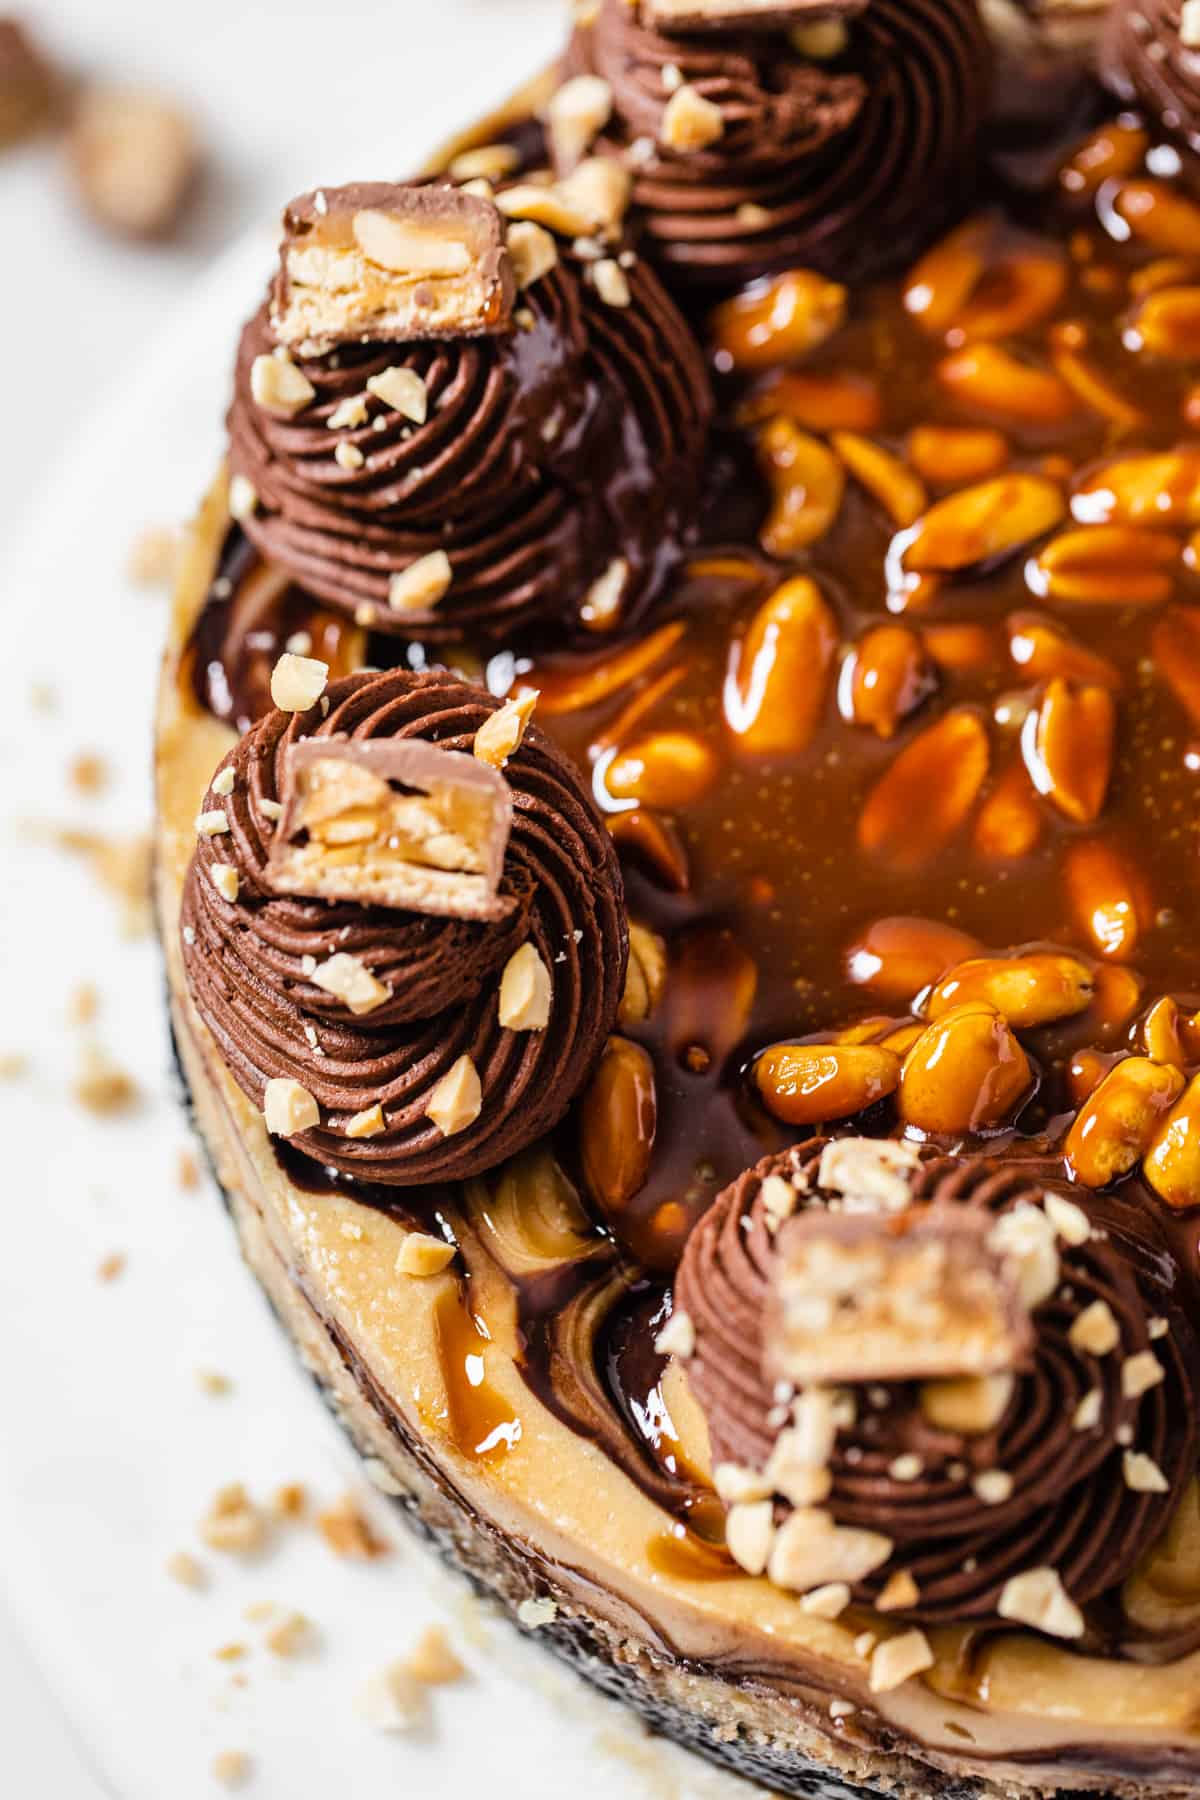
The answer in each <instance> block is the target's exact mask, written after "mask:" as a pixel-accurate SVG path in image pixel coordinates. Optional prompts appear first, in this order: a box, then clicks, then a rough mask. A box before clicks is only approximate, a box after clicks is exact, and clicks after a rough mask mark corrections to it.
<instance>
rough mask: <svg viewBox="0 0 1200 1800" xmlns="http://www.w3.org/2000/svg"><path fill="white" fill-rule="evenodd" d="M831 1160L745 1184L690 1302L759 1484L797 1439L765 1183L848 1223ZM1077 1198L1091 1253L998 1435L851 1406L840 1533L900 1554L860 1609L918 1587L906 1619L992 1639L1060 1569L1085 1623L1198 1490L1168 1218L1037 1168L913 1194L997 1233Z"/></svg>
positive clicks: (704, 1252) (741, 1454)
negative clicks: (1144, 1472) (772, 1289)
mask: <svg viewBox="0 0 1200 1800" xmlns="http://www.w3.org/2000/svg"><path fill="white" fill-rule="evenodd" d="M826 1142H827V1140H820V1139H819V1140H815V1141H814V1142H812V1143H809V1144H805V1145H803V1146H801V1147H799V1148H797V1149H795V1150H791V1151H787V1152H785V1153H783V1154H781V1155H777V1156H773V1157H768V1158H766V1159H764V1160H763V1161H762V1162H760V1163H759V1164H757V1166H756V1167H755V1168H753V1169H750V1170H747V1171H746V1173H745V1174H743V1175H742V1176H740V1177H739V1178H738V1179H737V1180H736V1181H735V1182H733V1183H732V1184H731V1185H730V1187H728V1188H727V1189H726V1190H725V1192H724V1193H723V1194H722V1195H721V1196H720V1198H719V1199H718V1200H717V1202H716V1204H715V1205H714V1206H713V1208H712V1210H711V1211H710V1212H709V1213H708V1214H706V1216H705V1217H704V1218H703V1219H702V1220H701V1222H700V1224H699V1225H698V1226H697V1227H696V1229H695V1231H694V1232H693V1234H692V1236H691V1238H690V1240H689V1242H688V1246H687V1249H686V1251H685V1254H684V1258H683V1262H682V1264H681V1266H680V1269H679V1274H678V1277H677V1280H676V1284H675V1292H674V1298H675V1306H676V1309H677V1310H680V1311H683V1312H685V1313H686V1315H687V1317H688V1318H689V1319H690V1320H691V1321H692V1325H693V1327H694V1331H695V1349H694V1353H693V1354H692V1355H691V1357H690V1358H689V1359H688V1361H687V1362H686V1365H685V1366H686V1370H687V1378H688V1383H689V1386H690V1388H691V1390H692V1392H693V1394H694V1395H695V1396H696V1398H697V1399H698V1401H699V1402H700V1404H701V1406H702V1407H703V1409H704V1412H705V1414H706V1416H707V1420H708V1427H709V1434H710V1439H711V1445H712V1457H713V1463H714V1465H719V1464H721V1463H731V1464H737V1465H741V1466H743V1467H745V1468H748V1469H752V1470H761V1469H762V1468H763V1467H764V1465H765V1464H766V1463H767V1461H768V1459H769V1457H770V1455H771V1451H772V1449H773V1447H774V1446H775V1443H776V1440H777V1439H778V1437H779V1433H780V1429H781V1425H782V1424H784V1423H786V1418H785V1419H783V1420H781V1418H780V1416H779V1415H780V1408H779V1404H778V1396H777V1394H776V1393H775V1392H774V1390H773V1387H772V1384H771V1382H770V1381H769V1380H768V1379H767V1377H766V1375H765V1374H764V1370H763V1352H764V1313H765V1307H766V1301H767V1294H768V1289H769V1286H770V1282H771V1275H772V1269H773V1266H774V1264H775V1261H776V1258H777V1257H778V1255H779V1254H780V1232H781V1231H786V1229H787V1226H786V1224H783V1225H782V1226H781V1225H780V1222H779V1220H778V1219H777V1218H772V1216H771V1210H770V1206H769V1204H768V1203H767V1201H766V1200H765V1199H764V1192H763V1184H764V1182H765V1181H766V1180H767V1179H768V1177H770V1176H782V1177H783V1178H784V1180H786V1181H787V1182H788V1183H789V1184H790V1183H792V1182H793V1181H795V1184H796V1187H797V1189H798V1192H797V1194H796V1204H797V1206H798V1207H799V1208H800V1209H801V1211H804V1212H807V1210H808V1209H810V1208H823V1207H829V1206H830V1205H831V1204H832V1205H833V1206H834V1207H835V1208H836V1207H840V1206H843V1205H845V1204H846V1202H845V1201H844V1200H843V1199H842V1197H841V1196H840V1195H839V1194H837V1193H836V1192H834V1191H832V1190H831V1189H825V1188H822V1187H821V1186H820V1184H819V1176H818V1171H819V1169H820V1167H821V1159H822V1152H823V1150H824V1148H825V1144H826ZM1068 1192H1069V1193H1070V1195H1071V1198H1072V1200H1073V1201H1075V1202H1076V1203H1077V1204H1082V1205H1083V1206H1085V1207H1086V1209H1087V1216H1088V1218H1089V1220H1090V1223H1091V1226H1092V1235H1091V1236H1090V1237H1088V1238H1087V1239H1086V1240H1085V1241H1084V1242H1082V1243H1078V1242H1065V1241H1062V1240H1061V1239H1060V1240H1059V1242H1058V1245H1057V1251H1058V1257H1059V1280H1058V1281H1057V1282H1056V1283H1055V1286H1054V1291H1053V1292H1052V1293H1051V1294H1050V1296H1049V1297H1048V1298H1047V1299H1045V1300H1044V1301H1043V1302H1042V1303H1040V1304H1039V1305H1037V1306H1036V1308H1035V1309H1034V1311H1033V1318H1032V1324H1033V1327H1034V1344H1033V1351H1032V1355H1031V1356H1030V1357H1029V1358H1028V1359H1027V1366H1026V1367H1023V1368H1020V1369H1018V1370H1017V1371H1016V1372H1015V1379H1014V1380H1013V1382H1012V1385H1011V1390H1010V1392H1009V1395H1008V1398H1007V1401H1006V1403H1004V1404H1003V1409H1002V1411H1000V1413H999V1416H998V1417H997V1418H995V1420H994V1422H992V1423H990V1424H989V1425H988V1427H987V1429H984V1430H981V1431H979V1432H977V1433H971V1434H965V1433H962V1432H957V1431H952V1430H947V1429H946V1428H945V1427H944V1426H939V1425H936V1424H934V1423H932V1422H931V1420H930V1419H929V1418H928V1417H926V1416H925V1414H924V1412H923V1410H922V1406H921V1399H920V1389H919V1387H918V1385H917V1384H915V1383H912V1382H907V1383H887V1384H883V1385H880V1384H877V1383H873V1384H871V1385H870V1386H869V1387H868V1388H866V1389H858V1388H852V1389H851V1390H850V1391H851V1395H852V1398H853V1402H854V1405H853V1418H852V1420H848V1421H847V1422H844V1423H843V1424H842V1426H841V1428H840V1429H839V1431H838V1434H837V1437H836V1440H835V1443H834V1448H833V1453H832V1458H831V1461H830V1465H829V1471H830V1475H831V1477H832V1483H831V1487H830V1492H829V1496H828V1499H827V1501H826V1502H824V1504H825V1506H826V1507H827V1509H828V1511H829V1512H830V1513H831V1514H832V1516H833V1518H834V1519H835V1520H836V1521H837V1523H838V1524H839V1525H843V1526H849V1527H859V1528H865V1529H867V1530H870V1531H872V1532H879V1533H882V1534H884V1536H885V1537H886V1538H888V1539H889V1540H890V1541H891V1543H892V1545H893V1551H892V1554H891V1556H890V1558H889V1559H888V1560H887V1561H886V1563H884V1564H883V1566H882V1567H881V1568H879V1569H878V1570H877V1571H876V1572H875V1573H873V1574H872V1575H870V1576H869V1577H868V1578H866V1579H865V1580H863V1581H861V1582H859V1583H857V1584H856V1585H855V1587H854V1594H855V1597H856V1598H857V1599H860V1600H862V1601H867V1602H870V1601H874V1600H877V1599H878V1598H879V1596H880V1594H881V1592H882V1591H883V1589H884V1587H885V1585H886V1583H887V1582H888V1580H889V1579H890V1578H893V1577H894V1576H895V1575H896V1573H897V1571H899V1570H903V1571H905V1572H907V1574H909V1575H911V1577H912V1579H913V1581H914V1582H915V1584H916V1587H915V1597H913V1596H912V1594H911V1591H910V1600H909V1604H907V1605H905V1606H903V1607H900V1608H897V1609H896V1610H898V1611H901V1612H903V1613H904V1615H905V1616H908V1617H910V1618H912V1619H913V1620H914V1621H918V1622H920V1623H923V1624H944V1623H951V1622H959V1623H962V1622H966V1621H987V1620H992V1619H995V1618H996V1616H997V1613H998V1609H999V1603H1000V1599H1001V1594H1002V1590H1003V1588H1004V1585H1005V1583H1006V1582H1007V1581H1008V1580H1009V1579H1010V1578H1012V1577H1014V1576H1017V1575H1019V1574H1020V1573H1021V1572H1022V1571H1025V1570H1028V1569H1031V1568H1035V1567H1047V1568H1053V1569H1055V1570H1056V1571H1057V1572H1058V1575H1059V1577H1060V1578H1061V1581H1062V1584H1063V1587H1064V1588H1065V1590H1066V1592H1067V1594H1068V1595H1069V1596H1070V1598H1071V1600H1072V1601H1074V1602H1075V1603H1076V1604H1077V1605H1079V1606H1081V1607H1082V1606H1085V1605H1087V1604H1088V1603H1089V1602H1090V1601H1093V1600H1095V1599H1096V1598H1097V1597H1098V1596H1100V1595H1101V1594H1104V1593H1107V1592H1109V1591H1111V1590H1113V1589H1114V1588H1117V1587H1118V1586H1119V1584H1120V1583H1121V1582H1122V1581H1123V1580H1124V1579H1125V1577H1126V1576H1127V1575H1128V1574H1129V1573H1130V1572H1131V1571H1132V1570H1133V1568H1134V1567H1135V1565H1136V1564H1137V1562H1138V1560H1139V1558H1140V1557H1141V1556H1142V1555H1143V1554H1144V1552H1145V1551H1146V1550H1147V1548H1148V1547H1149V1546H1150V1545H1151V1544H1152V1543H1153V1542H1154V1540H1155V1538H1156V1537H1157V1536H1158V1535H1159V1534H1160V1533H1161V1531H1162V1530H1163V1528H1164V1526H1165V1524H1166V1521H1167V1519H1168V1517H1169V1516H1170V1514H1171V1512H1172V1510H1173V1508H1174V1506H1175V1505H1176V1503H1177V1501H1178V1500H1179V1497H1180V1495H1181V1493H1182V1491H1183V1488H1184V1486H1185V1485H1186V1483H1187V1481H1188V1479H1189V1478H1190V1477H1191V1475H1192V1474H1193V1472H1194V1466H1195V1460H1196V1409H1197V1403H1198V1401H1200V1346H1198V1345H1197V1341H1196V1338H1195V1335H1194V1333H1193V1330H1192V1327H1191V1325H1190V1323H1189V1322H1188V1319H1187V1318H1186V1316H1185V1315H1184V1313H1183V1312H1182V1311H1181V1310H1180V1307H1179V1305H1178V1302H1177V1299H1176V1296H1175V1292H1174V1276H1173V1272H1172V1266H1171V1262H1170V1258H1169V1256H1168V1255H1167V1252H1166V1247H1165V1244H1164V1242H1163V1241H1161V1240H1160V1237H1159V1234H1158V1231H1157V1227H1156V1225H1155V1222H1154V1219H1153V1216H1152V1215H1150V1214H1149V1213H1142V1212H1137V1211H1134V1210H1133V1209H1129V1208H1121V1207H1120V1206H1119V1204H1118V1203H1113V1202H1106V1201H1105V1200H1104V1199H1102V1198H1099V1197H1097V1196H1095V1195H1087V1194H1081V1193H1080V1191H1079V1190H1077V1189H1067V1188H1066V1187H1065V1186H1064V1185H1063V1184H1061V1183H1058V1184H1056V1183H1054V1182H1053V1181H1047V1180H1042V1179H1041V1178H1040V1175H1039V1172H1038V1170H1037V1169H1036V1168H1035V1167H1033V1166H1032V1165H1031V1164H1030V1163H1029V1162H1027V1161H1022V1162H1020V1163H1016V1162H1003V1161H999V1160H997V1159H993V1158H988V1157H964V1158H961V1159H955V1158H951V1157H944V1156H932V1157H931V1158H930V1159H929V1160H927V1161H924V1162H922V1163H921V1164H920V1166H919V1167H918V1168H916V1169H914V1171H913V1174H912V1177H911V1201H912V1204H913V1205H917V1206H921V1205H926V1206H928V1207H930V1208H933V1209H938V1208H955V1207H969V1208H982V1209H985V1210H986V1211H988V1212H989V1213H991V1214H994V1215H996V1216H997V1218H999V1217H1002V1216H1004V1215H1006V1214H1011V1213H1013V1212H1014V1211H1016V1210H1017V1209H1020V1208H1023V1207H1036V1206H1039V1205H1040V1204H1042V1203H1043V1201H1044V1199H1045V1196H1046V1195H1047V1194H1048V1193H1051V1194H1053V1193H1058V1194H1060V1195H1063V1196H1065V1195H1066V1194H1067V1193H1068ZM1100 1302H1102V1303H1103V1305H1104V1307H1106V1308H1107V1309H1108V1312H1109V1313H1110V1314H1111V1316H1112V1319H1113V1321H1115V1332H1114V1333H1113V1342H1112V1343H1111V1345H1110V1346H1109V1347H1108V1348H1107V1349H1106V1350H1104V1351H1103V1353H1101V1354H1096V1353H1094V1352H1091V1351H1088V1350H1086V1349H1084V1348H1082V1347H1081V1346H1080V1344H1079V1343H1078V1342H1076V1341H1073V1339H1072V1328H1073V1327H1075V1326H1076V1325H1077V1322H1078V1321H1079V1319H1080V1318H1081V1316H1082V1315H1083V1314H1084V1313H1085V1312H1086V1311H1087V1309H1089V1308H1094V1307H1096V1306H1097V1303H1100ZM1168 1327H1169V1328H1168ZM1148 1351H1149V1352H1151V1353H1152V1355H1153V1357H1154V1358H1155V1359H1156V1364H1157V1368H1158V1369H1160V1370H1161V1376H1159V1375H1158V1374H1156V1372H1155V1366H1154V1365H1152V1364H1151V1363H1149V1362H1148V1361H1146V1353H1147V1352H1148ZM1135 1357H1136V1358H1139V1359H1140V1361H1139V1362H1138V1363H1136V1364H1134V1365H1133V1366H1134V1368H1135V1369H1146V1370H1148V1371H1149V1373H1150V1376H1151V1379H1152V1381H1153V1385H1150V1386H1148V1387H1147V1388H1145V1390H1144V1391H1139V1390H1140V1384H1139V1383H1138V1382H1137V1381H1132V1382H1131V1381H1130V1380H1129V1378H1128V1377H1126V1376H1125V1375H1124V1373H1123V1371H1124V1370H1125V1369H1126V1368H1128V1367H1129V1366H1130V1360H1131V1359H1132V1358H1135ZM1092 1395H1098V1396H1099V1398H1098V1399H1089V1398H1088V1397H1089V1396H1092ZM1081 1408H1082V1411H1081ZM786 1411H787V1409H786V1407H784V1408H783V1412H784V1414H785V1415H786ZM1131 1456H1132V1457H1142V1456H1144V1457H1148V1458H1149V1459H1150V1462H1151V1463H1152V1464H1153V1467H1154V1470H1155V1471H1156V1473H1155V1474H1154V1475H1152V1476H1151V1477H1150V1478H1149V1481H1148V1482H1147V1483H1146V1484H1145V1485H1143V1484H1142V1483H1141V1481H1140V1478H1139V1476H1138V1473H1137V1471H1138V1470H1139V1468H1140V1469H1144V1468H1145V1466H1146V1465H1145V1464H1142V1463H1139V1462H1135V1463H1133V1464H1132V1465H1131V1464H1130V1462H1129V1460H1128V1459H1129V1458H1130V1457H1131ZM997 1470H998V1471H1001V1472H1002V1474H1003V1476H1004V1477H1005V1478H1006V1479H1004V1480H1002V1482H1001V1483H1000V1484H999V1486H998V1488H993V1489H991V1490H989V1488H988V1486H987V1483H986V1480H982V1481H981V1479H980V1478H981V1477H984V1476H986V1473H987V1472H988V1471H997ZM1131 1482H1132V1484H1131ZM996 1494H998V1495H999V1496H1000V1497H998V1498H995V1497H990V1498H983V1497H981V1496H989V1495H992V1496H994V1495H996ZM1092 1629H1093V1631H1094V1632H1096V1633H1097V1634H1099V1633H1100V1632H1102V1631H1103V1630H1104V1625H1103V1623H1102V1622H1095V1623H1093V1626H1092Z"/></svg>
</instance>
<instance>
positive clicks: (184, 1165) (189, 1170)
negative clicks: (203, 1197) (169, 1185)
mask: <svg viewBox="0 0 1200 1800" xmlns="http://www.w3.org/2000/svg"><path fill="white" fill-rule="evenodd" d="M175 1180H176V1181H177V1182H178V1184H179V1186H180V1187H181V1188H182V1189H183V1190H184V1192H185V1193H191V1192H192V1190H193V1189H195V1188H198V1187H199V1186H200V1165H199V1163H198V1162H197V1161H196V1158H195V1157H194V1156H193V1154H192V1152H191V1151H190V1150H181V1151H180V1152H179V1155H178V1157H177V1158H176V1162H175Z"/></svg>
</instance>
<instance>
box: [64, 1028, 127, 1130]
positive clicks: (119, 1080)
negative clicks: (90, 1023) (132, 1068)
mask: <svg viewBox="0 0 1200 1800" xmlns="http://www.w3.org/2000/svg"><path fill="white" fill-rule="evenodd" d="M73 1092H74V1095H75V1098H76V1100H77V1101H78V1102H79V1104H80V1106H83V1107H86V1108H87V1110H88V1112H90V1113H95V1114H96V1116H97V1117H98V1118H113V1117H115V1116H116V1115H117V1114H118V1113H126V1112H130V1111H132V1109H133V1108H134V1107H135V1106H137V1105H138V1103H139V1101H140V1099H141V1095H140V1093H139V1092H138V1087H137V1083H136V1082H135V1081H134V1079H133V1077H132V1076H131V1075H127V1074H126V1073H125V1071H124V1069H122V1068H120V1067H118V1065H117V1064H116V1063H115V1062H114V1061H113V1059H112V1058H111V1057H110V1056H109V1054H108V1052H107V1051H106V1050H102V1049H101V1048H100V1046H99V1045H98V1044H94V1043H87V1044H85V1045H84V1046H83V1053H82V1056H81V1059H80V1070H79V1074H78V1075H77V1076H76V1078H75V1086H74V1089H73Z"/></svg>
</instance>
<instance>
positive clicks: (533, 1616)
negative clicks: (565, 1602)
mask: <svg viewBox="0 0 1200 1800" xmlns="http://www.w3.org/2000/svg"><path fill="white" fill-rule="evenodd" d="M557 1617H558V1602H557V1601H556V1600H551V1599H549V1598H548V1597H547V1598H545V1599H537V1600H522V1602H521V1604H520V1606H518V1608H517V1621H518V1623H519V1624H521V1625H524V1626H525V1628H526V1630H528V1631H537V1630H538V1628H539V1627H540V1626H542V1625H553V1623H554V1621H555V1619H557Z"/></svg>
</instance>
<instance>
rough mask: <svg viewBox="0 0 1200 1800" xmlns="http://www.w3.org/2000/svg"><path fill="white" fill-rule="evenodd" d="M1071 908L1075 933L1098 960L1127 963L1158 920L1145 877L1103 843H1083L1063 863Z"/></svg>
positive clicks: (1089, 840) (1097, 840) (1093, 840)
mask: <svg viewBox="0 0 1200 1800" xmlns="http://www.w3.org/2000/svg"><path fill="white" fill-rule="evenodd" d="M1063 882H1064V887H1065V889H1066V897H1067V904H1068V906H1069V907H1070V911H1071V917H1072V919H1073V920H1074V922H1075V925H1076V928H1077V929H1078V930H1079V931H1080V932H1081V933H1082V935H1083V937H1084V938H1085V939H1086V940H1087V942H1088V944H1089V945H1090V947H1091V948H1092V949H1093V950H1094V951H1095V952H1096V955H1097V956H1103V957H1107V958H1109V959H1110V960H1111V961H1113V962H1128V961H1129V960H1130V958H1131V957H1132V956H1133V953H1134V951H1135V950H1136V948H1137V943H1138V939H1139V938H1140V936H1141V934H1142V930H1143V927H1144V926H1145V925H1146V924H1147V923H1148V922H1149V921H1150V919H1152V918H1153V916H1154V909H1153V906H1152V904H1151V901H1150V896H1149V894H1148V893H1147V890H1146V883H1145V880H1144V878H1143V876H1142V875H1141V872H1140V871H1139V870H1138V869H1137V868H1136V867H1135V865H1134V864H1133V863H1132V862H1131V861H1130V860H1129V858H1128V857H1127V856H1125V855H1124V854H1123V853H1122V852H1121V851H1120V850H1118V849H1116V848H1115V846H1113V845H1112V844H1107V843H1105V842H1104V841H1103V839H1101V838H1082V839H1080V840H1079V841H1078V842H1076V843H1073V844H1072V845H1071V846H1070V848H1069V849H1068V850H1067V853H1066V857H1065V858H1064V861H1063Z"/></svg>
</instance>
